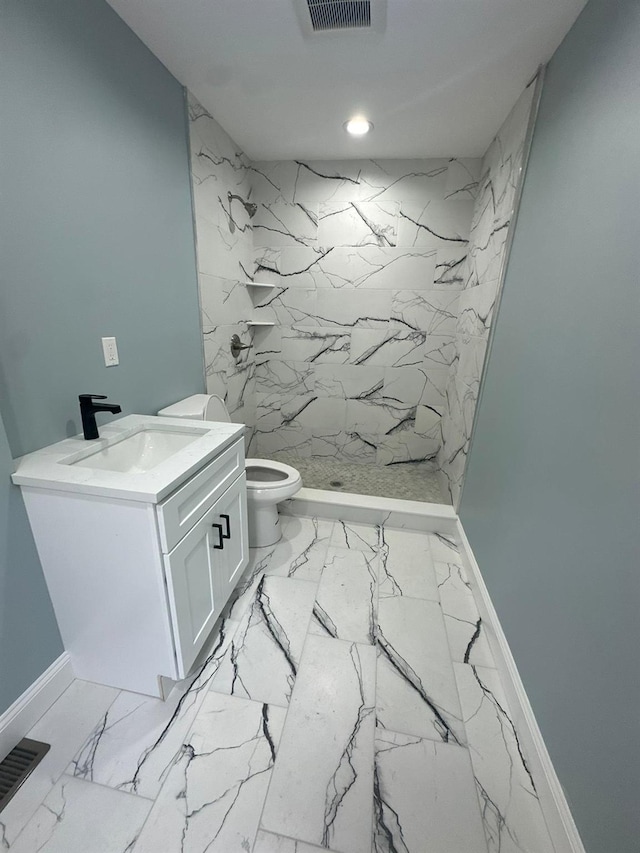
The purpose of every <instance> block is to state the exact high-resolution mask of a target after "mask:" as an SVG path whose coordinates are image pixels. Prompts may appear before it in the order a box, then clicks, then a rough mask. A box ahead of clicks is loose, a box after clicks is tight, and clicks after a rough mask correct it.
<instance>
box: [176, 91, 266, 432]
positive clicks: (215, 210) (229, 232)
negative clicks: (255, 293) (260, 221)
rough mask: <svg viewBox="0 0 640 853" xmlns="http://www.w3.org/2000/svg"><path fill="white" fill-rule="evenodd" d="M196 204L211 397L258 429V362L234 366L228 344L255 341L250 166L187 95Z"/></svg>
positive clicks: (245, 360) (247, 354) (250, 359)
mask: <svg viewBox="0 0 640 853" xmlns="http://www.w3.org/2000/svg"><path fill="white" fill-rule="evenodd" d="M189 135H190V144H191V173H192V186H193V206H194V217H195V225H196V239H197V254H198V277H199V283H200V304H201V310H202V331H203V336H204V356H205V369H206V383H207V392H208V393H209V394H219V395H220V396H221V397H222V398H223V399H224V400H225V402H226V404H227V408H228V409H229V413H230V415H231V419H232V420H233V421H235V422H237V423H244V424H246V425H247V428H248V429H247V441H248V442H249V441H250V439H251V436H252V433H253V427H254V426H255V419H256V408H255V383H256V379H255V357H254V350H253V349H250V350H245V351H244V352H243V353H242V356H241V358H240V359H239V360H238V361H237V362H236V361H234V359H233V358H232V357H231V353H230V350H229V342H230V339H231V336H232V335H233V334H238V335H240V337H241V338H242V340H243V342H244V343H250V340H249V335H248V327H247V324H246V321H247V319H248V318H250V317H251V315H252V313H253V304H252V301H251V295H250V293H249V292H248V290H247V286H246V282H247V280H248V279H251V272H252V270H253V237H252V226H251V220H252V218H253V216H254V215H255V211H256V207H255V205H254V204H253V203H252V201H251V167H250V162H249V160H248V159H247V157H246V156H245V155H244V153H243V152H242V151H241V150H240V149H239V148H238V146H237V145H236V144H235V142H234V141H233V140H232V139H231V138H230V137H229V136H228V135H227V134H226V133H225V131H224V130H223V129H222V128H221V127H220V125H219V124H218V123H217V122H216V121H215V119H214V118H213V117H212V116H211V115H210V114H209V113H208V112H207V111H206V110H205V108H204V107H203V106H202V105H201V104H199V103H198V101H197V100H196V99H195V98H194V97H193V96H192V95H189Z"/></svg>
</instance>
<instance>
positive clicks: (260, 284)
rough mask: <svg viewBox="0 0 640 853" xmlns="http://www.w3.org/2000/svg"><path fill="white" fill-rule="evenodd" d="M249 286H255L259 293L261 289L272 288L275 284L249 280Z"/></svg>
mask: <svg viewBox="0 0 640 853" xmlns="http://www.w3.org/2000/svg"><path fill="white" fill-rule="evenodd" d="M247 287H253V288H254V290H255V291H256V293H259V292H260V291H261V290H271V289H272V288H274V287H275V284H264V283H263V282H261V281H248V282H247Z"/></svg>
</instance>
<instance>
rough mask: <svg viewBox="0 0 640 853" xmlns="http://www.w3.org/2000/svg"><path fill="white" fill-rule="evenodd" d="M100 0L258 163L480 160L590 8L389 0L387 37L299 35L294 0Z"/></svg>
mask: <svg viewBox="0 0 640 853" xmlns="http://www.w3.org/2000/svg"><path fill="white" fill-rule="evenodd" d="M108 2H109V3H110V4H111V6H112V7H113V8H114V9H115V10H116V12H117V13H118V14H119V15H120V16H121V17H122V18H123V19H124V20H125V21H126V23H127V24H129V26H130V27H131V28H132V29H133V30H134V31H135V32H136V33H137V34H138V36H139V37H140V38H141V39H142V41H143V42H144V43H145V44H147V45H148V46H149V47H150V48H151V50H152V51H153V52H154V53H155V54H156V56H158V57H159V58H160V59H161V60H162V62H163V63H164V64H165V65H166V66H167V68H168V69H169V70H170V71H171V72H172V73H173V74H174V75H175V76H176V77H177V78H178V80H180V81H181V82H182V83H183V84H184V85H185V86H187V88H189V89H190V90H191V91H192V92H193V93H194V94H195V95H196V97H197V98H199V100H200V101H201V102H202V103H203V104H204V106H205V107H206V108H207V109H208V110H209V111H210V112H211V113H212V114H213V116H214V117H215V118H216V119H217V120H218V121H219V122H220V124H221V125H222V126H223V127H224V128H225V130H226V131H227V132H228V133H229V134H230V135H231V136H232V137H233V139H234V140H235V141H236V142H237V143H238V144H239V145H240V147H241V148H243V149H244V150H245V152H246V153H247V154H248V155H249V156H250V157H251V158H252V159H254V160H288V159H294V158H296V159H301V158H304V159H322V160H326V159H343V158H351V157H367V158H381V157H394V158H404V157H441V156H459V157H464V156H467V157H474V156H480V155H482V154H483V153H484V152H485V150H486V149H487V147H488V145H489V143H490V142H491V139H492V138H493V136H494V135H495V133H496V131H497V130H498V128H499V127H500V125H501V123H502V121H503V120H504V118H505V117H506V116H507V114H508V112H509V110H510V109H511V107H512V106H513V104H514V103H515V101H516V100H517V98H518V96H519V94H520V92H521V91H522V90H523V88H524V87H525V85H526V84H527V82H528V81H529V80H530V78H531V77H532V76H533V74H534V73H535V70H536V68H537V66H538V65H539V64H540V63H544V62H546V61H547V60H548V59H549V58H550V57H551V56H552V54H553V52H554V51H555V49H556V48H557V47H558V45H559V44H560V42H561V41H562V39H563V37H564V36H565V34H566V33H567V31H568V30H569V28H570V27H571V25H572V23H573V22H574V20H575V19H576V17H577V16H578V14H579V12H580V11H581V9H582V7H583V6H584V5H585V0H388V5H387V25H386V28H385V30H384V32H383V33H382V34H377V33H372V32H365V31H351V32H349V33H333V34H318V35H314V36H311V37H308V36H304V35H303V33H302V29H301V27H300V24H299V19H298V16H297V13H296V8H295V5H294V2H295V0H108ZM354 113H363V114H365V115H366V116H367V117H368V118H369V119H370V120H371V121H373V123H374V125H375V129H374V131H373V132H372V133H371V134H370V135H369V136H368V137H367V138H364V139H352V138H350V137H348V136H347V134H346V133H345V132H344V130H343V129H342V123H343V122H344V121H345V120H346V119H347V118H349V117H350V116H351V115H353V114H354Z"/></svg>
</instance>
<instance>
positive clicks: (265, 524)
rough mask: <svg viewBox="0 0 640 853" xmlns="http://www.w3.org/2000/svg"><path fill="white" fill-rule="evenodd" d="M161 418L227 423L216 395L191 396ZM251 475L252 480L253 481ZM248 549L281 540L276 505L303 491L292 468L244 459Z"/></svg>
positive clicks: (168, 409) (224, 411) (227, 415)
mask: <svg viewBox="0 0 640 853" xmlns="http://www.w3.org/2000/svg"><path fill="white" fill-rule="evenodd" d="M158 415H159V416H160V417H168V418H187V419H189V420H197V421H202V420H204V421H216V422H218V423H230V422H231V418H230V417H229V412H228V411H227V407H226V406H225V404H224V400H222V398H221V397H218V396H217V394H192V395H191V396H190V397H186V398H185V399H184V400H179V401H178V402H177V403H173V404H172V405H171V406H165V408H164V409H160V411H159V412H158ZM252 471H253V477H252ZM245 478H246V483H247V491H246V495H247V519H248V527H249V545H250V547H252V548H262V547H266V546H267V545H275V543H276V542H278V541H279V540H280V537H281V535H282V534H281V532H280V519H279V516H278V504H279V503H281V502H282V501H286V500H288V499H289V498H292V497H293V496H294V495H295V494H296V492H298V491H300V489H301V488H302V477H301V476H300V472H299V471H296V469H295V468H293V467H292V466H291V465H285V463H284V462H274V461H272V460H271V459H246V460H245Z"/></svg>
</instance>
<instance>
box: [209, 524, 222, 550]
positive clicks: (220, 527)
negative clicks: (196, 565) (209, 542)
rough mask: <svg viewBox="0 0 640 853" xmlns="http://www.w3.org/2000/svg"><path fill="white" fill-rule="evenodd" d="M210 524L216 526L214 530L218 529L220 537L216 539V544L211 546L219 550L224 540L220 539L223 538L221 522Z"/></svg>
mask: <svg viewBox="0 0 640 853" xmlns="http://www.w3.org/2000/svg"><path fill="white" fill-rule="evenodd" d="M211 526H212V527H215V528H216V530H217V531H218V536H219V537H220V538H219V539H218V544H217V545H214V546H213V547H214V549H215V550H216V551H221V550H222V549H223V548H224V542H223V541H222V540H223V539H224V538H225V537H224V535H223V533H222V525H221V524H212V525H211Z"/></svg>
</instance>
